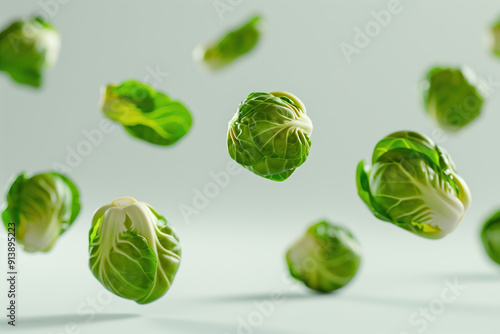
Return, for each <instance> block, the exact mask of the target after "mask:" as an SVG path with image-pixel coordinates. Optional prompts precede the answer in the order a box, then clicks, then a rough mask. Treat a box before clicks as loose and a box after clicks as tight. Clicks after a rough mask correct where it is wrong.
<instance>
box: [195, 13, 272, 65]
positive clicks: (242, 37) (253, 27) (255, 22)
mask: <svg viewBox="0 0 500 334" xmlns="http://www.w3.org/2000/svg"><path fill="white" fill-rule="evenodd" d="M261 21H262V20H261V18H260V17H259V16H255V17H253V18H252V19H250V20H249V21H248V22H247V23H246V24H245V25H243V26H242V27H240V28H238V29H236V30H233V31H231V32H229V33H228V34H227V35H226V36H224V37H223V38H222V39H221V40H220V41H219V42H216V43H214V44H212V45H210V46H208V47H206V48H204V50H203V55H202V60H203V61H204V62H205V64H206V65H208V66H209V68H211V69H213V70H217V69H220V68H223V67H225V66H227V65H229V64H231V63H232V62H233V61H235V60H236V59H237V58H239V57H241V56H243V55H244V54H247V53H249V52H250V51H251V50H252V49H253V48H254V47H255V45H256V44H257V42H258V40H259V37H260V33H261V32H260V31H261Z"/></svg>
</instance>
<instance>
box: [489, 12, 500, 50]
mask: <svg viewBox="0 0 500 334" xmlns="http://www.w3.org/2000/svg"><path fill="white" fill-rule="evenodd" d="M490 48H491V51H492V52H493V54H495V55H497V56H499V57H500V20H499V21H498V22H497V23H495V24H494V25H493V26H492V27H491V30H490Z"/></svg>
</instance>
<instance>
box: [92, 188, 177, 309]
mask: <svg viewBox="0 0 500 334" xmlns="http://www.w3.org/2000/svg"><path fill="white" fill-rule="evenodd" d="M89 254H90V260H89V265H90V270H91V271H92V273H93V274H94V276H95V277H96V278H97V280H99V282H101V283H102V284H103V285H104V286H105V287H106V289H108V290H109V291H111V292H113V293H114V294H116V295H118V296H120V297H123V298H126V299H131V300H135V301H136V302H137V303H139V304H147V303H151V302H153V301H155V300H157V299H158V298H160V297H161V296H163V295H164V294H165V293H166V292H167V290H168V289H169V288H170V285H171V284H172V282H173V280H174V276H175V274H176V272H177V269H178V268H179V264H180V261H181V247H180V245H179V239H178V238H177V236H176V235H175V233H174V231H173V229H172V227H171V226H170V225H169V224H168V223H167V221H166V220H165V218H164V217H162V216H160V215H159V214H158V213H157V212H156V211H155V210H154V209H153V208H152V207H150V206H149V205H148V204H146V203H143V202H137V201H136V200H135V199H133V198H130V197H123V198H119V199H116V200H114V201H112V202H111V204H109V205H104V206H102V207H100V208H99V209H97V211H96V212H95V213H94V217H93V219H92V227H91V229H90V232H89Z"/></svg>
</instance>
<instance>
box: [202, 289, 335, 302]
mask: <svg viewBox="0 0 500 334" xmlns="http://www.w3.org/2000/svg"><path fill="white" fill-rule="evenodd" d="M336 295H337V293H335V292H332V293H319V292H314V291H310V292H308V291H304V292H286V293H283V292H282V293H280V294H279V295H274V294H273V292H268V293H256V294H246V295H228V296H213V297H203V298H202V299H201V300H202V301H203V302H209V303H210V302H216V303H229V302H254V301H256V302H260V301H265V300H271V299H273V298H276V299H279V300H305V299H319V298H329V297H334V296H336ZM275 296H276V297H275Z"/></svg>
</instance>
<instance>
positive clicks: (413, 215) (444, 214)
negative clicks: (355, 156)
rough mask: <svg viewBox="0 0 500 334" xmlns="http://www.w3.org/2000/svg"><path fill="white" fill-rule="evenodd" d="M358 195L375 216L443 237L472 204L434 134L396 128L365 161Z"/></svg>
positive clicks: (425, 234)
mask: <svg viewBox="0 0 500 334" xmlns="http://www.w3.org/2000/svg"><path fill="white" fill-rule="evenodd" d="M356 175H357V176H356V184H357V188H358V194H359V196H360V198H361V199H362V200H363V202H365V204H366V205H367V206H368V207H369V208H370V210H371V211H372V212H373V214H374V215H375V216H376V217H377V218H379V219H381V220H385V221H388V222H390V223H393V224H395V225H397V226H399V227H401V228H404V229H406V230H408V231H410V232H412V233H415V234H417V235H419V236H422V237H425V238H429V239H439V238H442V237H444V236H445V235H447V234H449V233H451V232H452V231H453V230H454V229H455V228H456V227H457V226H458V224H459V223H460V221H461V220H462V218H463V216H464V215H465V212H466V210H467V208H468V207H469V203H470V192H469V189H468V187H467V184H466V183H465V182H464V181H463V180H462V179H461V178H460V177H459V176H458V175H457V173H456V172H455V167H454V164H453V161H452V160H451V158H450V156H449V155H448V154H447V153H446V152H445V151H444V150H443V149H442V148H440V147H439V146H437V145H435V144H434V143H433V142H432V140H431V139H430V138H427V137H426V136H423V135H421V134H418V133H415V132H406V131H402V132H396V133H393V134H391V135H389V136H387V137H385V138H384V139H382V140H381V141H380V142H379V143H378V144H377V145H376V147H375V150H374V152H373V158H372V163H371V165H370V164H367V163H366V162H364V161H361V162H360V163H359V165H358V169H357V173H356Z"/></svg>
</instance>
